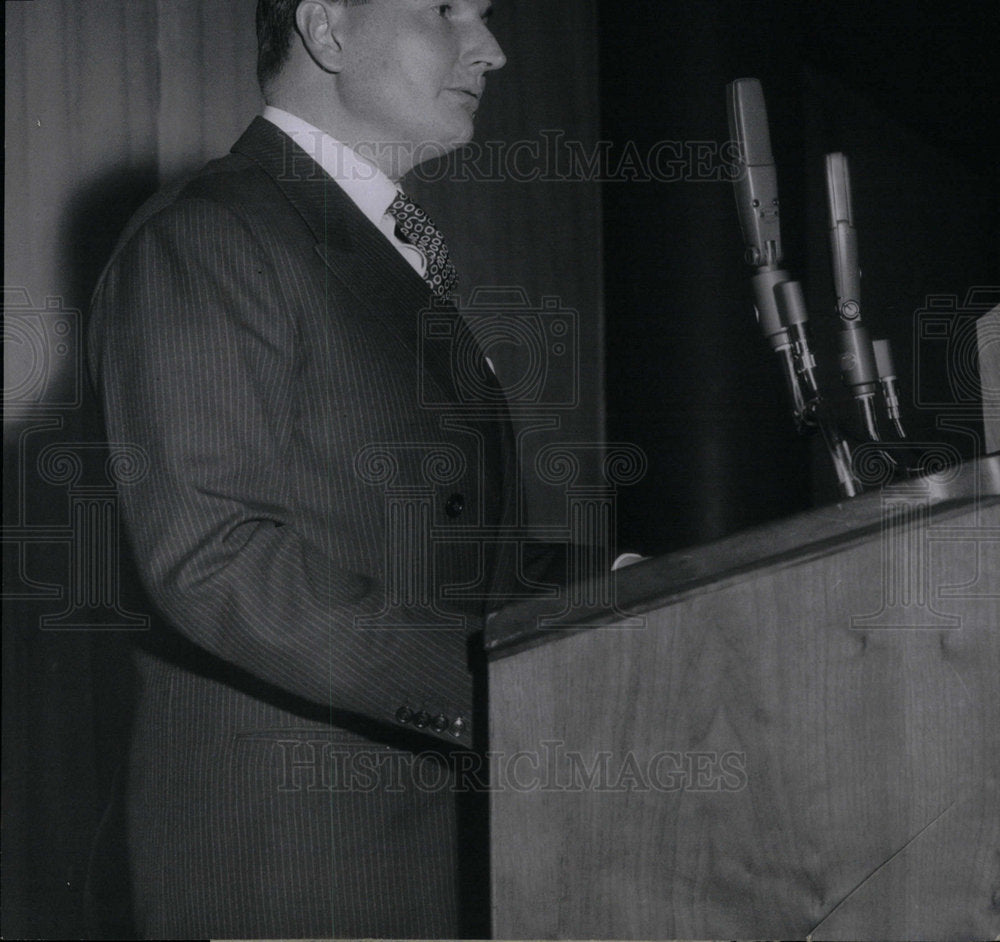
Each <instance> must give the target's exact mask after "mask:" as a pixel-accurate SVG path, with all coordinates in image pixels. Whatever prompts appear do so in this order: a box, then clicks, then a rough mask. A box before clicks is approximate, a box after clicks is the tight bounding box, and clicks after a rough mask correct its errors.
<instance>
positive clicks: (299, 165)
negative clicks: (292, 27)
mask: <svg viewBox="0 0 1000 942" xmlns="http://www.w3.org/2000/svg"><path fill="white" fill-rule="evenodd" d="M233 152H234V153H238V154H242V155H243V156H245V157H249V158H250V159H251V160H253V161H254V162H255V163H257V164H258V165H259V166H260V167H261V168H262V169H263V170H264V172H265V173H267V174H268V176H270V177H271V178H272V179H273V180H274V182H275V184H276V185H277V186H278V188H279V189H280V190H281V192H282V193H283V194H284V196H285V197H286V199H288V201H289V202H290V203H291V204H292V206H293V207H294V208H295V209H296V211H297V212H298V213H299V215H300V216H301V217H302V219H303V220H304V221H305V223H306V225H307V226H308V227H309V229H310V231H311V232H312V234H313V236H314V237H315V239H316V253H317V255H318V256H319V258H321V259H322V260H323V262H324V263H325V265H326V267H327V269H328V271H329V272H330V273H331V274H332V275H333V277H334V278H336V280H337V282H338V285H339V287H341V288H344V289H346V290H347V291H349V292H350V293H351V294H352V295H353V296H354V298H355V299H356V300H357V302H358V304H359V306H360V307H361V308H362V309H363V310H365V311H366V312H367V313H368V314H370V315H371V316H372V317H374V318H377V319H378V320H380V321H381V322H382V323H384V324H385V326H386V327H387V328H388V332H389V333H390V334H391V335H392V337H393V338H394V339H395V341H396V342H397V343H398V344H399V345H400V346H401V348H402V350H403V351H404V352H405V353H406V354H407V355H408V356H410V357H412V358H413V359H414V362H417V361H418V360H419V361H421V362H423V364H424V366H425V368H426V369H427V370H428V371H429V372H430V373H431V374H432V375H433V377H434V379H435V380H436V381H437V382H438V383H439V384H440V385H441V386H442V387H443V389H444V390H445V391H446V392H447V393H448V395H449V396H450V397H452V398H454V397H455V395H456V393H455V389H454V382H453V377H452V369H451V363H450V360H449V359H448V358H447V356H446V351H444V350H442V349H441V345H440V344H422V342H421V323H422V318H421V314H420V312H422V311H424V310H427V309H429V308H430V307H431V301H432V295H431V291H430V288H429V287H428V286H427V284H426V282H424V280H423V279H422V278H421V277H420V276H419V275H418V274H417V273H416V272H415V271H414V270H413V268H412V266H410V265H409V264H407V262H406V261H405V260H404V259H403V258H402V256H401V255H400V254H399V252H397V251H396V250H395V249H394V248H393V247H392V246H391V245H390V244H389V242H388V240H387V239H386V238H385V236H384V235H383V234H382V233H381V232H380V231H379V230H378V228H377V227H376V226H374V225H373V224H372V222H371V220H370V219H368V218H367V217H366V216H365V214H364V213H362V212H361V210H360V209H358V207H357V206H356V205H355V203H354V201H353V200H351V198H350V197H349V196H347V194H346V193H345V192H344V191H343V190H342V189H341V188H340V187H339V186H338V185H337V183H336V181H334V180H333V178H332V177H330V176H329V175H328V174H327V173H326V172H325V171H324V170H323V168H322V167H320V165H319V164H318V163H316V161H315V160H313V158H312V157H310V156H309V155H308V154H307V153H306V152H305V151H304V150H303V149H302V148H301V147H299V146H298V145H297V144H296V143H295V142H294V141H293V140H292V139H291V138H290V137H289V136H288V135H287V134H285V133H284V132H282V131H280V130H279V129H278V128H276V127H275V126H274V125H273V124H271V122H270V121H267V120H265V119H264V118H261V117H257V118H255V119H254V121H253V123H252V124H251V125H250V127H249V128H248V129H247V130H246V132H245V133H244V134H243V136H242V137H241V138H240V139H239V140H238V141H237V142H236V144H235V145H233Z"/></svg>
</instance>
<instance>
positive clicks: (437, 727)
mask: <svg viewBox="0 0 1000 942" xmlns="http://www.w3.org/2000/svg"><path fill="white" fill-rule="evenodd" d="M449 726H451V721H450V720H449V719H448V717H447V716H445V715H444V714H443V713H439V714H438V715H437V716H435V717H434V719H433V720H431V729H433V730H434V732H435V733H443V732H444V731H445V730H446V729H447V728H448V727H449Z"/></svg>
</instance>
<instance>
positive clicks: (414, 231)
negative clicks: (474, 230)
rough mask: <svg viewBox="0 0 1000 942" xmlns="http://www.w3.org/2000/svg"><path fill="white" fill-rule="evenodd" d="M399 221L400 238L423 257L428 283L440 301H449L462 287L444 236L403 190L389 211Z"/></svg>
mask: <svg viewBox="0 0 1000 942" xmlns="http://www.w3.org/2000/svg"><path fill="white" fill-rule="evenodd" d="M388 212H389V215H391V216H392V217H393V218H394V219H395V220H396V234H397V235H398V236H399V238H401V239H403V240H404V241H406V242H409V243H410V245H412V246H414V247H415V248H416V249H418V250H419V251H420V254H421V255H423V257H424V261H425V262H426V265H427V271H426V273H425V274H424V281H426V282H427V284H428V285H430V287H431V290H432V291H433V292H434V293H435V294H436V295H438V297H447V296H448V295H449V294H451V292H452V291H453V290H454V288H455V285H456V284H457V283H458V273H457V272H456V271H455V266H454V265H453V264H452V261H451V255H450V253H449V252H448V246H447V245H445V241H444V236H442V235H441V232H440V231H439V230H438V228H437V226H435V225H434V223H433V222H432V221H431V218H430V217H429V216H428V215H427V213H425V212H424V211H423V210H422V209H421V208H420V207H419V206H418V205H417V204H416V203H415V202H414V201H413V200H412V199H410V197H409V196H407V195H406V194H405V193H403V192H402V191H401V190H400V191H398V192H397V193H396V198H395V199H394V200H393V201H392V204H391V205H390V206H389V209H388Z"/></svg>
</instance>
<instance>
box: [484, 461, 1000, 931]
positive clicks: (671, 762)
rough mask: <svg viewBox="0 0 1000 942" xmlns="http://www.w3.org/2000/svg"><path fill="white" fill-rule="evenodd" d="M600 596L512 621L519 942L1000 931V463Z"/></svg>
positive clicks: (505, 672)
mask: <svg viewBox="0 0 1000 942" xmlns="http://www.w3.org/2000/svg"><path fill="white" fill-rule="evenodd" d="M594 591H595V590H594V587H590V589H588V590H587V591H583V592H578V593H577V595H579V596H580V598H571V599H570V600H569V601H568V602H567V600H565V599H563V600H558V599H552V600H548V601H532V602H524V603H521V604H518V605H516V606H513V607H511V608H508V609H505V610H504V611H503V612H501V613H500V614H499V615H498V616H497V617H496V618H495V619H494V620H493V622H492V624H491V625H490V627H489V629H488V634H487V648H488V651H489V653H490V730H491V732H490V735H491V743H490V762H491V769H492V772H493V785H492V788H493V791H492V794H491V799H490V800H491V818H492V891H493V912H494V926H493V932H494V937H495V938H499V939H524V938H530V939H546V938H569V939H721V938H727V939H730V938H733V939H744V938H755V939H759V938H776V939H790V938H796V939H802V938H806V937H811V938H815V939H880V940H881V939H993V938H996V937H997V936H998V934H1000V456H996V455H994V456H992V457H988V458H985V459H982V460H980V461H978V462H974V463H971V464H967V465H964V466H961V467H958V468H953V469H950V470H944V471H941V472H940V473H938V474H933V475H929V476H926V477H923V478H919V479H915V480H912V481H910V482H907V483H904V484H900V485H894V486H892V487H886V488H883V489H880V490H879V489H876V490H874V491H872V492H870V493H868V494H865V495H864V496H862V497H860V498H857V499H855V500H852V501H850V502H845V503H842V504H838V505H835V506H831V507H826V508H823V509H820V510H816V511H812V512H809V513H806V514H803V515H801V516H798V517H795V518H793V519H790V520H787V521H782V522H779V523H777V524H773V525H769V526H765V527H761V528H759V529H756V530H753V531H749V532H747V533H742V534H738V535H736V536H733V537H731V538H728V539H726V540H723V541H721V542H719V543H715V544H712V545H709V546H705V547H700V548H697V549H695V550H692V551H691V552H682V553H676V554H672V555H669V556H665V557H663V558H659V559H654V560H648V561H646V562H643V563H640V564H638V565H636V566H633V567H630V568H629V569H626V570H622V571H621V572H619V573H617V574H616V581H615V582H613V583H610V584H609V585H607V586H605V587H604V588H603V589H602V588H601V587H597V589H596V593H597V595H596V596H595V594H594ZM602 591H603V592H604V594H605V597H604V598H603V599H600V600H599V602H600V604H597V605H595V603H594V599H595V598H596V597H598V596H600V595H601V592H602ZM588 595H589V598H584V596H588ZM567 606H568V610H565V611H560V609H566V608H567Z"/></svg>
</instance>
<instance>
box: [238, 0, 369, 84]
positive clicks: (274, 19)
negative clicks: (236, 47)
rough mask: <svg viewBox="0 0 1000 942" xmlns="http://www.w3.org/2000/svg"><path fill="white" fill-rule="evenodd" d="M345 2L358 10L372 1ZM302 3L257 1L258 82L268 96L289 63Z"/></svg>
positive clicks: (354, 0)
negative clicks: (273, 84)
mask: <svg viewBox="0 0 1000 942" xmlns="http://www.w3.org/2000/svg"><path fill="white" fill-rule="evenodd" d="M345 2H346V3H347V5H348V6H357V5H360V4H362V3H367V2H368V0H345ZM299 3H301V0H257V82H258V83H259V84H260V87H261V91H263V92H264V94H265V95H266V94H267V88H268V85H270V83H271V82H272V81H273V80H274V79H275V78H276V77H277V76H278V74H279V73H280V72H281V68H282V66H283V65H284V64H285V62H286V61H287V60H288V53H289V52H290V51H291V48H292V39H293V38H294V36H295V11H296V10H298V8H299Z"/></svg>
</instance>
